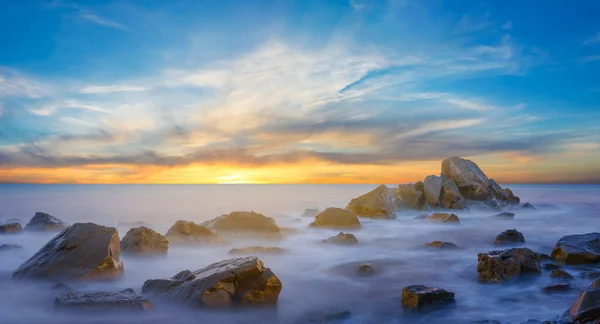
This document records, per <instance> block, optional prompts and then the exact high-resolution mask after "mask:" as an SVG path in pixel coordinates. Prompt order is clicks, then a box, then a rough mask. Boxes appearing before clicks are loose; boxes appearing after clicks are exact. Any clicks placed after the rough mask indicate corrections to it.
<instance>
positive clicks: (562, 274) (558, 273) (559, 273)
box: [550, 269, 573, 280]
mask: <svg viewBox="0 0 600 324" xmlns="http://www.w3.org/2000/svg"><path fill="white" fill-rule="evenodd" d="M550 278H558V279H568V280H570V279H573V276H572V275H571V274H570V273H568V272H566V271H564V270H560V269H555V270H552V273H550Z"/></svg>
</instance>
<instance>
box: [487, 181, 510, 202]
mask: <svg viewBox="0 0 600 324" xmlns="http://www.w3.org/2000/svg"><path fill="white" fill-rule="evenodd" d="M488 186H489V188H490V193H491V195H492V197H493V198H495V199H497V200H498V201H502V202H503V201H505V200H506V198H507V196H506V192H504V189H502V187H500V185H499V184H498V183H497V182H496V181H495V180H494V179H490V181H489V182H488Z"/></svg>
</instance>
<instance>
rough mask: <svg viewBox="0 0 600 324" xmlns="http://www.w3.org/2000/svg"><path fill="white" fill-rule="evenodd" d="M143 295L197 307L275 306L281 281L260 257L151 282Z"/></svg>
mask: <svg viewBox="0 0 600 324" xmlns="http://www.w3.org/2000/svg"><path fill="white" fill-rule="evenodd" d="M142 292H143V293H144V294H149V295H154V296H156V297H158V298H164V299H169V300H172V301H183V302H188V303H190V304H191V305H192V306H195V307H202V306H204V307H210V308H214V307H230V306H234V305H243V306H251V305H254V306H257V305H275V304H276V303H277V299H278V297H279V293H280V292H281V281H279V279H278V278H277V276H275V274H273V272H271V269H269V268H265V267H264V265H263V263H262V261H261V260H259V259H258V258H256V257H242V258H235V259H229V260H224V261H220V262H216V263H213V264H211V265H209V266H207V267H205V268H202V269H200V270H197V271H194V272H191V271H189V270H186V271H182V272H180V273H179V274H177V275H175V276H174V277H172V278H171V279H152V280H147V281H146V282H145V283H144V286H143V288H142Z"/></svg>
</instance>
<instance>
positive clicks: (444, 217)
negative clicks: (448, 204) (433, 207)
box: [425, 213, 460, 224]
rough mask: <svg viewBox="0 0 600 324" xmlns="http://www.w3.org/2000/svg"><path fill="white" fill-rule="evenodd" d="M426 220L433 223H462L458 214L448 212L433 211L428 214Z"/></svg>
mask: <svg viewBox="0 0 600 324" xmlns="http://www.w3.org/2000/svg"><path fill="white" fill-rule="evenodd" d="M425 221H426V222H433V223H456V224H458V223H460V220H459V219H458V216H456V215H454V214H448V213H433V214H431V215H429V216H427V217H426V218H425Z"/></svg>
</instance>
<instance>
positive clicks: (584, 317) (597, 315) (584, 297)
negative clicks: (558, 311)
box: [561, 279, 600, 324]
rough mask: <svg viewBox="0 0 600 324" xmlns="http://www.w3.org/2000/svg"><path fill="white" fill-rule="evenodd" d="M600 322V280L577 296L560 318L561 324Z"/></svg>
mask: <svg viewBox="0 0 600 324" xmlns="http://www.w3.org/2000/svg"><path fill="white" fill-rule="evenodd" d="M599 322H600V279H598V280H596V281H594V282H593V283H592V285H591V286H590V287H589V288H587V289H586V290H584V291H582V292H581V294H579V297H578V298H577V300H576V301H575V302H574V303H573V305H571V308H569V309H568V310H567V311H566V312H565V313H564V314H563V316H562V318H561V324H583V323H589V324H592V323H599Z"/></svg>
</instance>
